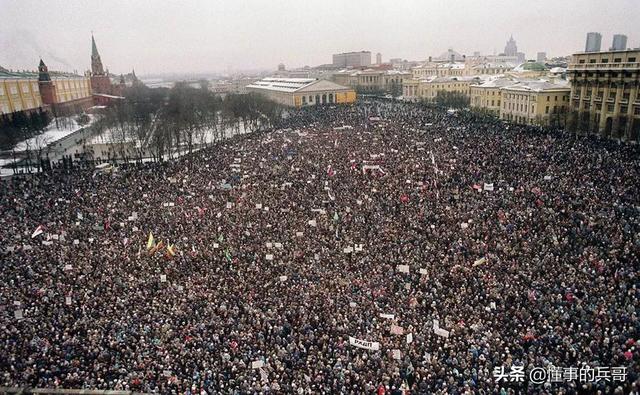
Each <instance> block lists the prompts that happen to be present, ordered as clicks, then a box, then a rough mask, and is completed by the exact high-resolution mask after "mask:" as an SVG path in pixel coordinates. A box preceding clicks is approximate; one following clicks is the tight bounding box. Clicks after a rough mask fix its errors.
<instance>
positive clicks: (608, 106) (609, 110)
mask: <svg viewBox="0 0 640 395" xmlns="http://www.w3.org/2000/svg"><path fill="white" fill-rule="evenodd" d="M613 108H614V106H613V104H607V111H608V112H613Z"/></svg>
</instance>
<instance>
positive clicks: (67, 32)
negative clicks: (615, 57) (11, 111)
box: [0, 0, 640, 74]
mask: <svg viewBox="0 0 640 395" xmlns="http://www.w3.org/2000/svg"><path fill="white" fill-rule="evenodd" d="M0 16H1V17H2V24H0V65H1V66H3V67H6V68H12V69H34V68H35V67H36V66H37V63H38V59H39V57H40V56H41V57H42V58H43V59H44V60H45V63H47V64H48V65H49V67H50V68H52V69H58V70H79V71H83V70H86V69H88V68H89V66H90V50H91V31H92V30H93V31H94V34H95V38H96V42H97V44H98V49H99V51H100V55H101V57H102V61H103V63H104V64H105V65H106V66H107V67H108V68H109V69H110V71H111V72H114V73H124V72H128V71H130V70H131V69H132V68H134V67H135V69H136V72H137V73H138V74H146V73H173V72H214V71H227V70H239V69H240V70H242V69H245V70H246V69H258V68H263V69H275V68H276V66H277V64H278V63H280V62H283V63H285V65H286V66H287V67H288V68H293V67H299V66H304V65H309V66H314V65H318V64H322V63H330V62H331V54H332V53H336V52H344V51H352V50H370V51H372V53H374V54H375V53H376V52H381V53H382V55H383V59H384V60H388V59H389V58H392V57H394V58H395V57H399V58H404V59H410V60H422V59H426V58H427V57H428V56H429V55H433V56H438V55H439V54H440V53H442V52H444V51H445V50H447V48H453V49H455V50H457V51H458V52H460V53H464V54H472V53H473V51H481V52H482V53H485V54H491V53H494V51H495V52H501V51H502V50H503V49H504V45H505V42H506V41H507V39H508V38H509V35H510V34H513V36H514V38H515V40H516V42H517V44H518V50H520V51H523V52H525V53H526V55H527V57H528V58H535V54H536V52H538V51H546V52H547V53H548V54H549V55H550V56H556V55H566V54H570V53H571V52H575V51H580V50H584V41H585V35H586V32H588V31H599V32H601V33H602V34H603V49H606V48H608V47H609V45H610V44H611V36H612V34H613V33H624V34H627V35H628V36H629V42H628V46H631V47H640V29H639V28H638V23H639V21H640V0H606V1H603V0H585V1H575V0H564V1H557V0H529V1H519V0H442V1H439V0H438V1H436V0H422V1H420V0H396V1H391V0H312V1H308V0H263V1H260V0H199V1H197V0H192V1H189V0H184V1H165V0H156V1H148V0H135V1H118V0H108V1H94V0H64V1H58V0H47V1H35V0H0ZM374 59H375V57H374Z"/></svg>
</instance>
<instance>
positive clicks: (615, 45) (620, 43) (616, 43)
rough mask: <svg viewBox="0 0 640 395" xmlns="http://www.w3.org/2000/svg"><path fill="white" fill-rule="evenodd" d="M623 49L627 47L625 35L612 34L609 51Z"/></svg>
mask: <svg viewBox="0 0 640 395" xmlns="http://www.w3.org/2000/svg"><path fill="white" fill-rule="evenodd" d="M625 49H627V36H625V35H624V34H614V35H613V42H612V43H611V48H609V51H624V50H625Z"/></svg>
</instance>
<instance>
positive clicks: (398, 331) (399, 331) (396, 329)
mask: <svg viewBox="0 0 640 395" xmlns="http://www.w3.org/2000/svg"><path fill="white" fill-rule="evenodd" d="M389 332H391V334H392V335H404V328H403V327H401V326H398V325H395V324H391V328H390V329H389Z"/></svg>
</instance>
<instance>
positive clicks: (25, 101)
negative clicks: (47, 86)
mask: <svg viewBox="0 0 640 395" xmlns="http://www.w3.org/2000/svg"><path fill="white" fill-rule="evenodd" d="M40 107H42V98H41V96H40V90H39V89H38V75H37V74H36V73H29V72H10V71H6V72H5V71H0V115H2V114H11V113H12V112H16V111H27V112H29V111H33V110H37V109H38V108H40Z"/></svg>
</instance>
